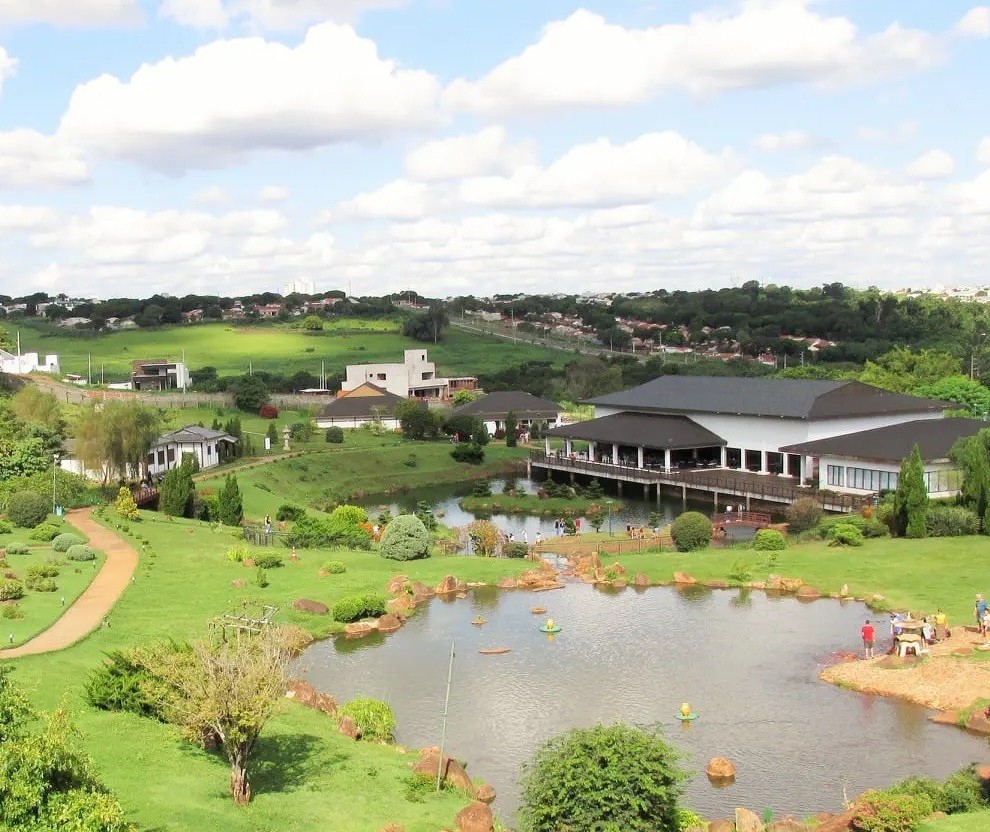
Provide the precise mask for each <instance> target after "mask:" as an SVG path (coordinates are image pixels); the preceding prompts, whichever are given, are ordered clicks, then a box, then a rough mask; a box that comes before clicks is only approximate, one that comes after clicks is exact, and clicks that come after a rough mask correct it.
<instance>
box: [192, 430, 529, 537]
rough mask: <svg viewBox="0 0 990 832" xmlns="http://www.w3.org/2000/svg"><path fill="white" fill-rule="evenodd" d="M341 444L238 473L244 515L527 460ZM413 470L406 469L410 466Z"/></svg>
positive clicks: (355, 437) (508, 454)
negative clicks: (471, 461)
mask: <svg viewBox="0 0 990 832" xmlns="http://www.w3.org/2000/svg"><path fill="white" fill-rule="evenodd" d="M344 437H345V438H344V444H343V445H327V444H326V443H325V442H323V441H322V438H321V439H320V440H319V441H318V442H317V443H316V448H317V449H319V450H316V451H315V452H314V453H310V454H306V455H305V456H301V457H296V458H293V459H284V460H277V461H275V462H271V463H269V464H266V465H263V466H260V467H257V468H253V469H250V470H246V471H241V472H239V473H238V474H237V483H238V485H239V487H240V489H241V494H242V496H243V499H244V512H245V514H246V515H247V516H248V517H250V518H256V519H260V518H263V517H264V516H265V514H271V515H272V516H273V517H274V515H275V511H276V510H277V509H278V507H279V506H280V505H282V504H283V503H295V504H297V505H302V506H312V505H313V504H314V503H326V502H327V501H330V502H332V501H335V500H337V501H341V500H345V499H347V498H348V497H362V496H366V495H373V494H388V493H395V492H397V491H402V490H405V489H410V488H418V487H422V486H426V485H440V484H443V483H448V482H449V483H453V482H463V481H464V480H466V479H470V478H479V477H486V476H494V475H496V474H499V473H502V472H504V471H505V470H506V469H507V468H508V467H509V466H511V465H512V464H513V463H514V462H518V461H521V460H523V459H525V456H526V453H527V451H526V449H525V448H507V447H505V444H504V443H501V442H492V443H491V444H489V445H487V446H486V447H485V462H484V463H483V464H481V465H467V464H464V463H456V462H454V461H453V460H452V459H451V457H450V449H451V445H450V443H449V442H446V441H437V442H415V441H411V440H408V439H403V438H402V437H401V436H399V435H398V434H387V435H385V436H381V437H376V436H373V435H372V434H371V433H369V432H368V431H362V430H347V431H344ZM413 460H414V461H415V465H409V464H407V463H409V462H410V461H413ZM221 485H222V475H220V476H217V477H213V478H207V479H203V480H201V481H200V482H199V483H198V487H199V488H200V489H209V490H213V491H215V492H216V491H219V489H220V486H221Z"/></svg>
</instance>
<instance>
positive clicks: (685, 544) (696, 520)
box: [670, 511, 712, 552]
mask: <svg viewBox="0 0 990 832" xmlns="http://www.w3.org/2000/svg"><path fill="white" fill-rule="evenodd" d="M670 536H671V538H673V540H674V545H675V546H677V550H678V551H679V552H696V551H698V550H699V549H707V548H708V546H709V545H710V544H711V541H712V521H711V520H709V519H708V518H707V517H705V515H704V514H702V513H701V512H700V511H685V512H684V513H683V514H682V515H681V516H680V517H678V518H677V519H676V520H675V521H674V522H673V523H671V525H670Z"/></svg>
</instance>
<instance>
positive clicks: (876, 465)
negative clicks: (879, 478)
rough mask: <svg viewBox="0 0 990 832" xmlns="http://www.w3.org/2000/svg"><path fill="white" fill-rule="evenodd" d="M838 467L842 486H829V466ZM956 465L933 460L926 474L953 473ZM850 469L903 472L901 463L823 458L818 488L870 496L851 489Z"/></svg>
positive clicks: (952, 491) (951, 492) (945, 494)
mask: <svg viewBox="0 0 990 832" xmlns="http://www.w3.org/2000/svg"><path fill="white" fill-rule="evenodd" d="M829 465H838V466H841V467H842V468H843V477H842V483H843V484H842V485H841V486H839V485H829V483H828V466H829ZM956 467H957V466H956V465H955V464H953V463H952V462H950V461H949V460H947V459H943V460H932V461H930V462H926V463H925V473H926V474H928V473H931V472H934V471H953V470H956ZM849 468H865V469H867V470H871V471H888V472H890V473H893V474H899V473H900V470H901V464H900V463H899V462H872V461H869V460H864V459H848V458H844V457H835V456H823V457H821V460H820V462H819V467H818V480H819V482H818V487H819V488H822V489H826V490H828V491H838V492H841V493H843V494H860V495H862V494H868V493H870V491H869V490H868V489H860V488H850V486H849V484H848V483H849V471H848V470H847V469H849ZM958 493H959V491H958V489H950V490H942V491H932V492H929V495H928V496H929V497H935V498H939V497H953V496H955V495H956V494H958Z"/></svg>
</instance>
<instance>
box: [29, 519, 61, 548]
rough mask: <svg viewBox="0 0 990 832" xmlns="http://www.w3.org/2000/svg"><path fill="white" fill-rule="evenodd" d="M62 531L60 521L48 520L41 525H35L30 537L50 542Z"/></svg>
mask: <svg viewBox="0 0 990 832" xmlns="http://www.w3.org/2000/svg"><path fill="white" fill-rule="evenodd" d="M61 533H62V527H61V526H60V525H59V524H58V523H52V522H51V521H50V520H46V521H45V522H44V523H42V524H41V525H39V526H35V527H34V528H33V529H31V531H29V532H28V537H29V538H30V539H31V540H40V541H42V542H44V543H50V542H51V541H53V540H54V539H55V538H56V537H58V536H59V535H60V534H61Z"/></svg>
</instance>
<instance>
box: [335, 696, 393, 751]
mask: <svg viewBox="0 0 990 832" xmlns="http://www.w3.org/2000/svg"><path fill="white" fill-rule="evenodd" d="M337 715H338V717H342V716H349V717H350V718H351V719H353V720H354V724H355V725H357V727H358V728H359V729H360V730H361V737H362V738H363V739H366V740H373V741H375V742H391V741H392V738H393V736H394V734H395V712H394V711H393V710H392V706H391V705H389V704H388V702H382V701H381V700H380V699H371V698H370V697H367V696H359V697H358V698H357V699H352V700H351V701H350V702H347V703H346V704H344V705H341V707H340V710H338V711H337Z"/></svg>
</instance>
